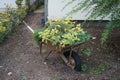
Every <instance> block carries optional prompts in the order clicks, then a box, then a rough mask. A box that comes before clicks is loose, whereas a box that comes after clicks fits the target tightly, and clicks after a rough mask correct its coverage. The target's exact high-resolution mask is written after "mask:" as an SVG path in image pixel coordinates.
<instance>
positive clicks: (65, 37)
mask: <svg viewBox="0 0 120 80" xmlns="http://www.w3.org/2000/svg"><path fill="white" fill-rule="evenodd" d="M24 23H25V22H24ZM51 23H52V22H51V21H50V22H48V23H47V24H46V25H47V26H49V27H47V28H46V29H45V30H43V32H41V31H40V32H37V36H35V38H36V39H37V42H38V43H40V45H39V46H40V54H42V45H43V44H44V45H46V46H47V47H48V48H50V52H49V53H48V54H47V56H46V57H45V59H46V58H48V56H49V55H50V54H51V53H52V52H55V53H59V55H60V57H61V58H62V59H63V60H64V62H65V63H66V64H67V65H68V66H69V67H71V68H72V69H75V70H76V71H81V59H80V57H79V55H78V54H77V53H78V51H79V49H80V45H81V44H83V43H85V42H86V41H89V40H88V39H89V38H90V36H89V35H86V33H85V32H84V31H83V30H82V29H80V28H79V26H80V25H77V26H76V27H74V25H73V23H72V22H67V21H65V22H64V21H61V20H57V21H53V24H52V25H51ZM59 24H60V25H59ZM25 25H26V26H27V27H28V28H29V29H30V30H31V31H32V32H33V33H34V30H33V29H31V28H30V27H29V26H28V25H27V24H26V23H25ZM61 25H62V26H61ZM63 26H64V27H63ZM42 36H43V38H42ZM86 36H87V38H86ZM79 37H80V38H79ZM57 38H59V39H57ZM40 39H41V40H40ZM71 39H72V41H73V42H74V44H69V43H68V41H69V40H71ZM80 40H82V41H80ZM46 41H47V42H46ZM54 41H56V42H57V43H58V44H57V43H55V45H53V42H54ZM66 43H67V44H66ZM60 44H62V46H61V45H60ZM74 48H77V51H74Z"/></svg>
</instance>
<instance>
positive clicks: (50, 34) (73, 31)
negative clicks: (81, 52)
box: [34, 19, 91, 47]
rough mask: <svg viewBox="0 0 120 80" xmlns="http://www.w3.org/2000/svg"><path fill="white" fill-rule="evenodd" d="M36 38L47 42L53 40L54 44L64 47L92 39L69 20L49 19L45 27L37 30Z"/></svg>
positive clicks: (78, 25)
mask: <svg viewBox="0 0 120 80" xmlns="http://www.w3.org/2000/svg"><path fill="white" fill-rule="evenodd" d="M34 37H35V40H37V41H42V42H45V43H47V42H48V41H50V42H52V45H59V46H61V47H64V46H66V45H74V44H78V43H82V42H85V41H87V40H89V39H90V37H91V36H90V35H89V34H87V33H86V32H85V31H84V30H83V29H82V28H81V26H80V24H76V25H75V23H74V22H72V21H69V20H60V19H56V20H49V21H48V22H46V24H45V29H43V30H42V31H38V32H37V33H36V32H35V35H34Z"/></svg>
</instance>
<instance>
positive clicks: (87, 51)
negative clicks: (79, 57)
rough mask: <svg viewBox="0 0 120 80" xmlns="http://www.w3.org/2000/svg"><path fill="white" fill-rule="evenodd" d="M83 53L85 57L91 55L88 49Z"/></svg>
mask: <svg viewBox="0 0 120 80" xmlns="http://www.w3.org/2000/svg"><path fill="white" fill-rule="evenodd" d="M84 53H85V54H86V55H87V56H90V55H91V50H90V49H89V48H86V49H85V50H84Z"/></svg>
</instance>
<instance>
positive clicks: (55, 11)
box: [48, 0, 109, 20]
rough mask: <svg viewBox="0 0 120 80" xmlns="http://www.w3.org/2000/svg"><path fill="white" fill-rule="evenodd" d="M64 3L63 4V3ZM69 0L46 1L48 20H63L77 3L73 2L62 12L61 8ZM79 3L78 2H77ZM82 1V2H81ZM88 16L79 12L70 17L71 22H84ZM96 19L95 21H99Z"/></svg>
mask: <svg viewBox="0 0 120 80" xmlns="http://www.w3.org/2000/svg"><path fill="white" fill-rule="evenodd" d="M63 1H64V2H63ZM68 1H70V0H48V19H55V18H56V17H60V18H64V17H65V16H67V13H68V12H70V11H71V10H72V7H73V6H74V5H76V4H77V3H78V2H74V3H73V4H71V5H69V6H67V7H66V8H65V9H64V10H63V7H64V6H65V4H67V2H68ZM79 1H80V0H79ZM81 1H82V0H81ZM89 15H90V14H88V15H87V11H84V12H82V11H79V12H77V13H75V14H73V15H72V19H73V20H86V19H87V18H88V16H89ZM99 19H100V18H97V19H96V20H99ZM104 20H109V18H108V17H106V18H104Z"/></svg>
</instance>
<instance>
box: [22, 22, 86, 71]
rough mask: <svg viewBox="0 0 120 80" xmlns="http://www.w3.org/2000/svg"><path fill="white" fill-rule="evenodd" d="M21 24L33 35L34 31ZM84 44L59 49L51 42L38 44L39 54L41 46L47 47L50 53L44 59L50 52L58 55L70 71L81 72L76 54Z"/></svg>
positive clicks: (79, 61) (78, 57) (79, 60)
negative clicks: (75, 49)
mask: <svg viewBox="0 0 120 80" xmlns="http://www.w3.org/2000/svg"><path fill="white" fill-rule="evenodd" d="M23 23H24V24H25V25H26V26H27V28H28V29H29V30H30V31H31V32H32V33H34V30H33V29H32V28H31V27H30V26H29V25H27V23H26V22H25V21H23ZM84 43H85V42H82V43H79V44H75V45H70V46H65V47H60V46H59V45H56V46H53V45H52V43H51V42H48V43H47V44H46V43H45V42H40V45H39V46H40V54H42V45H43V44H44V45H47V47H48V48H50V52H49V53H48V54H47V56H46V57H45V59H47V58H48V56H49V55H50V54H51V53H52V52H56V53H59V55H60V57H61V58H62V59H63V61H64V62H65V63H66V64H67V65H68V66H69V67H71V68H72V69H75V70H76V71H81V59H80V56H79V55H78V54H77V53H78V51H79V50H80V45H81V44H84ZM74 48H77V51H76V52H75V51H73V50H74Z"/></svg>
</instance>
